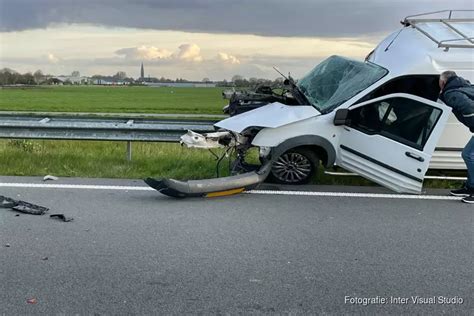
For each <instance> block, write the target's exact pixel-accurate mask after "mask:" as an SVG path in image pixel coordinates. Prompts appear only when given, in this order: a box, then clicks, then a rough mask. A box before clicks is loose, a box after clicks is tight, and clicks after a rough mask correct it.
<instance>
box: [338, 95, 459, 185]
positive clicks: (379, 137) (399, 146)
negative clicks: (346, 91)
mask: <svg viewBox="0 0 474 316" xmlns="http://www.w3.org/2000/svg"><path fill="white" fill-rule="evenodd" d="M339 111H340V112H339ZM338 112H339V113H337V112H336V118H335V121H334V123H335V124H336V125H342V126H341V128H342V130H341V134H340V138H339V146H338V149H337V150H338V155H337V160H336V163H337V165H339V166H341V167H343V168H344V169H347V170H350V171H352V172H355V173H358V174H359V175H361V176H363V177H365V178H367V179H369V180H372V181H374V182H376V183H378V184H380V185H383V186H385V187H388V188H390V189H392V190H394V191H396V192H407V193H420V192H421V189H422V185H423V178H424V176H425V173H426V171H427V170H428V166H429V163H430V159H431V156H432V154H433V152H434V150H435V147H436V144H437V143H438V139H439V138H440V136H441V134H442V132H443V129H444V125H445V124H446V121H447V120H448V117H449V114H450V113H451V108H449V107H448V106H446V105H444V104H441V103H436V102H433V101H430V100H427V99H424V98H420V97H417V96H414V95H410V94H405V93H395V94H390V95H385V96H382V97H379V98H376V99H373V100H369V101H366V102H363V103H360V104H356V105H354V106H352V107H351V108H349V111H348V110H347V109H342V110H338ZM338 114H339V115H338ZM341 116H343V117H344V118H343V120H341Z"/></svg>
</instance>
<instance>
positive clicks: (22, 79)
mask: <svg viewBox="0 0 474 316" xmlns="http://www.w3.org/2000/svg"><path fill="white" fill-rule="evenodd" d="M69 76H71V77H76V78H77V77H80V73H79V71H73V72H72V73H71V75H69ZM58 77H62V76H58ZM63 77H67V76H63ZM90 78H91V79H92V80H105V81H123V82H129V83H140V82H154V83H157V82H163V83H186V82H195V81H190V80H186V79H183V78H176V79H174V80H173V79H168V78H165V77H161V78H155V77H147V78H140V79H138V80H135V79H133V78H131V77H128V76H127V74H126V73H125V72H124V71H118V72H117V73H116V74H115V75H111V76H107V75H94V76H92V77H90ZM55 80H56V81H57V79H55V76H53V75H50V74H44V73H43V72H42V71H41V70H37V71H35V72H34V73H31V72H27V73H24V74H21V73H19V72H17V71H15V70H12V69H9V68H3V69H0V85H16V84H23V85H39V84H53V83H57V82H55ZM201 82H204V83H211V82H212V81H211V80H210V79H209V78H203V79H202V81H201ZM68 83H69V84H72V83H71V82H70V81H69V82H68V80H66V81H64V82H63V84H68ZM214 83H215V84H216V85H217V86H219V87H236V88H255V87H258V86H262V85H267V86H281V85H282V84H283V78H277V79H275V80H269V79H263V78H254V77H252V78H249V79H247V78H245V77H243V76H241V75H234V76H233V77H232V79H231V80H230V81H227V80H222V81H215V82H214Z"/></svg>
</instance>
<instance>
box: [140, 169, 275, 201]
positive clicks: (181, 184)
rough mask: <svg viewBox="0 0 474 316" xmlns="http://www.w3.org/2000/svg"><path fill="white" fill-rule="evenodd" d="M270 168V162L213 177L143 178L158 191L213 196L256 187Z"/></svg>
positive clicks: (188, 195) (180, 195)
mask: <svg viewBox="0 0 474 316" xmlns="http://www.w3.org/2000/svg"><path fill="white" fill-rule="evenodd" d="M270 170H271V163H270V162H268V163H266V164H265V165H263V166H262V167H261V168H260V169H259V170H258V171H252V172H247V173H243V174H239V175H236V176H229V177H223V178H215V179H204V180H189V181H178V180H174V179H153V178H148V179H145V183H146V184H148V185H149V186H150V187H152V188H153V189H155V190H157V191H158V192H160V193H162V194H164V195H168V196H172V197H176V198H185V197H215V196H224V195H231V194H237V193H241V192H243V191H245V190H250V189H253V188H255V187H257V186H258V185H259V184H260V183H262V182H263V181H265V179H266V178H267V176H268V174H269V173H270Z"/></svg>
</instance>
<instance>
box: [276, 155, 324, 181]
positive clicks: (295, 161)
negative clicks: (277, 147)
mask: <svg viewBox="0 0 474 316" xmlns="http://www.w3.org/2000/svg"><path fill="white" fill-rule="evenodd" d="M318 166H319V158H318V157H317V156H316V154H315V153H314V152H312V151H311V150H308V149H304V148H293V149H290V150H288V151H286V152H285V153H283V154H282V155H281V156H280V157H278V158H277V159H276V160H275V162H274V163H273V165H272V171H271V172H270V177H269V180H270V181H271V182H275V183H281V184H304V183H308V182H309V181H310V180H311V178H312V176H313V175H314V174H316V172H317V170H318Z"/></svg>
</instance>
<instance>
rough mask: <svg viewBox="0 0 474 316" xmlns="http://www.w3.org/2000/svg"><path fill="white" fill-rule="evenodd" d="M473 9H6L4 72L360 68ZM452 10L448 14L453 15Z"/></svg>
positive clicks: (174, 5)
mask: <svg viewBox="0 0 474 316" xmlns="http://www.w3.org/2000/svg"><path fill="white" fill-rule="evenodd" d="M473 3H474V2H472V1H471V0H450V1H449V2H448V1H445V0H415V1H414V0H291V1H289V0H284V1H281V0H230V1H228V0H167V1H161V0H153V1H152V0H0V68H3V67H8V68H12V69H15V70H17V71H19V72H27V71H31V72H34V71H35V70H37V69H41V70H42V71H43V72H45V73H51V74H56V75H59V74H70V73H71V72H72V71H74V70H79V71H80V72H81V74H83V75H94V74H104V75H112V74H114V73H116V72H117V71H125V72H126V73H127V74H128V75H129V76H132V77H138V76H139V70H140V63H141V62H143V63H144V65H145V72H146V75H147V76H148V75H150V76H153V77H161V76H164V77H168V78H177V77H182V78H186V79H192V80H201V79H202V78H204V77H208V78H210V79H212V80H221V79H230V78H231V77H232V76H233V75H234V74H240V75H242V76H244V77H247V78H249V77H265V78H270V79H273V78H276V77H277V76H278V75H277V74H276V73H275V71H274V70H273V69H272V67H273V66H277V67H278V68H280V69H281V70H282V71H284V72H285V73H287V72H291V73H292V74H293V75H294V76H296V77H298V76H301V75H303V74H304V73H305V72H307V71H308V70H309V69H311V68H312V67H313V66H314V65H315V64H317V63H318V62H319V61H321V60H322V59H324V58H325V57H327V56H329V55H333V54H339V55H345V56H348V57H353V58H359V59H362V58H363V57H364V56H365V55H366V54H367V53H369V52H370V51H371V50H372V48H373V47H374V46H375V45H376V44H377V42H378V41H380V40H381V39H383V38H384V37H385V36H387V35H388V34H389V33H391V32H394V31H396V30H398V29H399V28H400V24H399V21H400V20H401V19H402V18H403V17H405V16H406V15H411V14H417V13H422V12H429V11H435V10H443V9H446V8H449V9H474V4H473ZM448 4H449V7H447V6H448Z"/></svg>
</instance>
